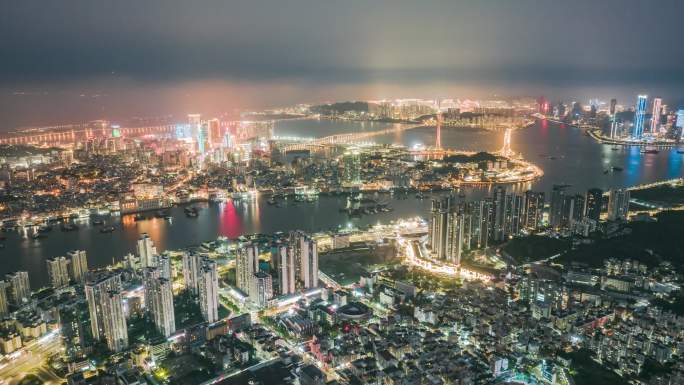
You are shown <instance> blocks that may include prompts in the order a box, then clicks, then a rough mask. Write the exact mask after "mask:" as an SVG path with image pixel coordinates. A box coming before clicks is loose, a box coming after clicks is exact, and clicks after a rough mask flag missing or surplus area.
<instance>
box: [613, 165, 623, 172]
mask: <svg viewBox="0 0 684 385" xmlns="http://www.w3.org/2000/svg"><path fill="white" fill-rule="evenodd" d="M610 169H611V170H612V171H613V172H621V171H622V170H623V168H622V167H618V166H613V167H611V168H610Z"/></svg>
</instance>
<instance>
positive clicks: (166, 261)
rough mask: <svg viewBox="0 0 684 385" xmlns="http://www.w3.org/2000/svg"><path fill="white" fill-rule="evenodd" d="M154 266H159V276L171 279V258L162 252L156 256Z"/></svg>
mask: <svg viewBox="0 0 684 385" xmlns="http://www.w3.org/2000/svg"><path fill="white" fill-rule="evenodd" d="M155 259H156V262H155V266H156V267H158V268H159V276H160V277H162V278H166V279H168V280H171V275H172V272H171V258H169V255H168V254H166V253H164V254H161V255H157V256H156V258H155Z"/></svg>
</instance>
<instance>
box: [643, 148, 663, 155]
mask: <svg viewBox="0 0 684 385" xmlns="http://www.w3.org/2000/svg"><path fill="white" fill-rule="evenodd" d="M658 152H659V151H658V150H656V149H655V148H644V149H643V150H641V153H642V154H657V153H658Z"/></svg>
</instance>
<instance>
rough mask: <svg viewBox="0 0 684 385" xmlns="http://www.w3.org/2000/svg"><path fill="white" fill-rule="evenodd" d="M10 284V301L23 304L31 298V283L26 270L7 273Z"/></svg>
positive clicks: (6, 277) (6, 276) (6, 278)
mask: <svg viewBox="0 0 684 385" xmlns="http://www.w3.org/2000/svg"><path fill="white" fill-rule="evenodd" d="M5 281H6V282H7V283H8V284H9V297H10V301H11V302H12V303H13V304H15V305H23V304H25V303H27V302H28V301H29V300H30V299H31V285H30V284H29V276H28V272H26V271H17V272H14V273H10V274H7V275H5Z"/></svg>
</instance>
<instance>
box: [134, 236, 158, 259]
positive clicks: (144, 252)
mask: <svg viewBox="0 0 684 385" xmlns="http://www.w3.org/2000/svg"><path fill="white" fill-rule="evenodd" d="M137 249H138V257H139V258H140V267H141V268H146V267H154V266H156V264H155V256H156V255H157V249H156V248H155V247H154V242H153V241H152V238H150V236H149V235H147V233H143V234H142V235H141V236H140V239H138V245H137Z"/></svg>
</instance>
